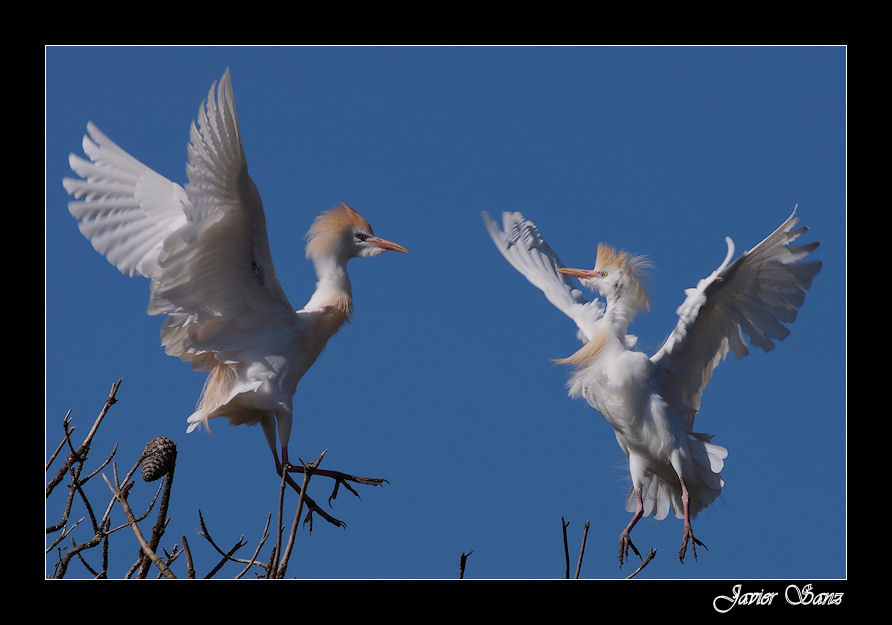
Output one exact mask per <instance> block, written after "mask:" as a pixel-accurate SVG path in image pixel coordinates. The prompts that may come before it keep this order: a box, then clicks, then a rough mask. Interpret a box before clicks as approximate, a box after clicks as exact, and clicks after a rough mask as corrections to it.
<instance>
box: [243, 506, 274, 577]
mask: <svg viewBox="0 0 892 625" xmlns="http://www.w3.org/2000/svg"><path fill="white" fill-rule="evenodd" d="M271 519H272V515H271V514H268V515H266V526H264V528H263V533H262V534H261V535H260V542H259V543H258V544H257V549H255V550H254V554H253V555H252V556H251V560H250V561H249V562H248V564H247V565H246V566H245V568H243V569H242V570H241V571H240V572H239V574H238V575H236V576H235V579H241V578H242V576H244V574H245V573H247V572H248V571H249V570H251V567H252V566H254V564H255V561H256V560H257V556H258V554H260V549H261V548H262V547H263V544H264V543H265V542H266V539H267V538H269V522H270V520H271ZM258 566H262V565H260V564H258ZM270 569H272V566H269V567H268V568H267V570H270Z"/></svg>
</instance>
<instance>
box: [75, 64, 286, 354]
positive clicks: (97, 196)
mask: <svg viewBox="0 0 892 625" xmlns="http://www.w3.org/2000/svg"><path fill="white" fill-rule="evenodd" d="M215 87H217V85H212V86H211V90H210V93H209V94H208V98H207V100H206V102H203V103H202V105H201V107H200V109H199V113H198V125H197V126H196V125H195V124H194V123H193V124H192V127H191V129H190V144H189V148H188V154H189V162H188V164H187V176H188V180H189V182H188V184H187V185H186V187H185V188H183V187H181V186H180V185H178V184H176V183H174V182H171V181H170V180H168V179H166V178H164V177H163V176H161V175H160V174H158V173H156V172H154V171H152V170H151V169H149V168H148V167H146V166H145V165H143V164H142V163H140V162H139V161H137V160H136V159H135V158H133V157H132V156H130V155H129V154H127V153H126V152H125V151H124V150H122V149H121V148H120V147H118V146H117V145H115V144H114V143H113V142H112V141H111V140H110V139H109V138H108V137H106V136H105V135H104V134H102V133H101V132H100V131H99V130H98V129H97V128H96V127H95V126H94V125H92V124H89V125H88V127H87V131H88V134H89V137H86V136H85V137H84V152H85V153H86V155H87V156H88V157H89V158H90V161H86V160H84V159H81V158H79V157H77V156H74V155H72V156H71V158H70V162H71V167H72V169H73V170H74V172H75V173H77V174H78V175H79V176H81V179H74V178H66V179H65V180H64V181H63V185H64V186H65V189H66V190H68V192H69V193H70V194H71V195H72V196H74V197H75V198H76V199H77V200H79V201H75V202H71V203H70V204H69V210H70V212H71V213H72V215H74V217H76V218H77V219H78V221H79V227H80V229H81V232H83V233H84V235H85V236H86V237H87V238H88V239H89V240H90V241H91V243H92V244H93V246H94V247H95V248H96V249H97V250H98V251H99V252H100V253H102V254H104V255H105V256H106V257H107V258H108V260H109V261H110V262H112V263H113V264H114V265H115V266H116V267H117V268H118V269H119V270H120V271H121V272H123V273H125V274H127V275H134V274H136V273H138V274H141V275H144V276H146V277H148V278H150V279H151V281H152V282H151V300H150V302H149V307H148V312H149V314H161V313H167V314H168V318H167V319H166V321H165V323H164V327H163V329H162V333H161V334H162V344H163V345H164V346H165V348H166V351H167V353H168V354H170V355H172V356H178V357H180V358H181V359H182V360H184V361H187V362H191V363H192V365H193V367H195V368H198V369H203V370H208V369H210V368H211V367H212V366H213V365H214V364H215V363H216V362H225V361H227V360H229V361H235V360H238V354H239V353H240V352H241V351H243V350H248V349H252V346H253V349H255V350H256V348H257V345H258V341H257V338H258V335H259V334H261V333H268V332H269V331H270V330H276V329H281V328H282V327H283V326H287V325H291V324H294V323H296V316H295V312H294V309H293V307H292V306H291V304H290V303H289V302H288V300H287V298H286V297H285V295H284V293H283V292H282V289H281V287H280V285H279V282H278V279H277V278H276V274H275V269H274V267H273V263H272V258H271V255H270V251H269V242H268V238H267V232H266V220H265V217H264V214H263V205H262V203H261V201H260V195H259V193H258V192H257V189H256V187H255V186H254V183H253V181H252V180H251V178H250V177H249V176H248V168H247V163H246V160H245V155H244V151H243V149H242V142H241V136H240V132H239V125H238V116H237V113H236V108H235V99H234V96H233V93H232V84H231V81H230V77H229V70H226V72H225V74H224V75H223V77H222V79H221V80H220V83H219V87H218V88H217V89H216V97H215V93H214V91H215Z"/></svg>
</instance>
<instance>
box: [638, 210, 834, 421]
mask: <svg viewBox="0 0 892 625" xmlns="http://www.w3.org/2000/svg"><path fill="white" fill-rule="evenodd" d="M795 215H796V209H795V208H794V209H793V213H792V214H791V215H790V217H789V218H788V219H787V220H786V221H785V222H784V223H783V224H781V226H780V227H779V228H778V229H777V230H775V231H774V232H773V233H772V234H771V235H769V236H768V237H767V238H766V239H765V240H764V241H762V242H761V243H759V244H758V245H756V246H755V247H754V248H752V249H751V250H749V251H747V252H744V254H743V255H741V256H740V257H739V258H738V259H737V260H735V261H734V262H733V263H732V262H730V260H731V257H732V256H733V255H734V243H733V241H731V239H730V238H728V237H726V238H725V241H726V242H727V245H728V254H727V256H726V257H725V260H724V261H723V262H722V264H721V265H720V266H719V268H718V269H716V270H715V271H714V272H712V274H711V275H709V276H708V277H706V278H704V279H703V280H700V282H699V283H698V284H697V287H696V288H693V289H687V290H686V291H685V293H686V295H687V298H686V299H685V301H684V302H683V303H682V305H681V306H679V308H678V310H677V313H678V317H679V318H678V323H677V325H676V326H675V329H674V330H673V331H672V333H671V334H670V335H669V337H668V338H667V339H666V342H665V343H664V344H663V346H662V347H661V348H660V349H659V351H657V352H656V353H655V354H654V355H653V356H652V357H651V361H652V362H654V363H655V364H656V365H657V366H658V367H659V376H660V377H659V380H660V387H661V392H662V394H663V397H664V398H665V399H666V400H667V401H669V404H670V406H672V408H673V409H674V410H675V411H676V413H677V414H679V416H683V417H684V418H685V420H686V422H687V424H688V426H689V427H690V426H691V425H692V424H693V421H694V415H696V413H697V411H698V410H699V409H700V396H701V394H702V393H703V388H704V387H705V386H706V383H707V382H709V379H710V378H711V377H712V372H713V369H715V367H717V366H718V364H719V363H720V362H721V361H723V360H724V359H725V356H726V355H727V353H728V352H729V351H733V352H734V355H735V356H736V357H737V358H743V357H744V356H746V355H747V354H748V353H749V349H748V348H747V345H746V341H745V340H744V337H743V335H744V334H746V336H747V337H749V340H750V343H752V344H753V345H755V346H757V347H761V348H762V349H763V350H764V351H766V352H767V351H770V350H772V349H774V343H772V339H774V340H779V341H780V340H783V339H785V338H786V337H787V335H788V334H789V333H790V330H789V329H788V328H787V327H786V326H785V325H784V323H792V322H793V320H795V319H796V313H797V311H798V309H799V308H800V307H801V306H802V304H803V302H804V301H805V293H806V291H808V289H809V287H810V286H811V282H812V278H814V276H815V274H817V273H818V271H820V269H821V262H820V261H810V262H798V261H800V260H802V259H803V258H804V257H805V256H807V255H808V254H809V253H810V252H812V251H813V250H814V249H815V248H816V247H818V243H817V242H813V243H808V244H806V245H799V246H791V245H790V243H791V242H792V241H793V240H795V239H796V238H797V237H799V236H800V235H801V234H802V233H804V232H805V231H806V230H808V228H807V227H801V228H797V229H795V230H794V229H793V227H794V226H795V225H796V223H797V222H798V221H799V218H798V217H796V216H795Z"/></svg>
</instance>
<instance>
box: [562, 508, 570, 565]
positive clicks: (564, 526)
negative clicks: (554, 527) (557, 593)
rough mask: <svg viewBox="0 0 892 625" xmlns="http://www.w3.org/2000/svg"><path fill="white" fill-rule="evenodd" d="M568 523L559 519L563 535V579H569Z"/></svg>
mask: <svg viewBox="0 0 892 625" xmlns="http://www.w3.org/2000/svg"><path fill="white" fill-rule="evenodd" d="M568 525H570V522H569V521H565V520H564V517H561V531H562V532H563V533H564V579H570V548H569V547H568V546H567V526H568Z"/></svg>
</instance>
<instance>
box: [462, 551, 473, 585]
mask: <svg viewBox="0 0 892 625" xmlns="http://www.w3.org/2000/svg"><path fill="white" fill-rule="evenodd" d="M472 553H474V550H473V549H471V550H470V551H469V552H468V553H464V552H462V554H461V558H459V559H458V578H459V579H464V578H465V565H466V564H467V563H468V556H470V555H471V554H472Z"/></svg>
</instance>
